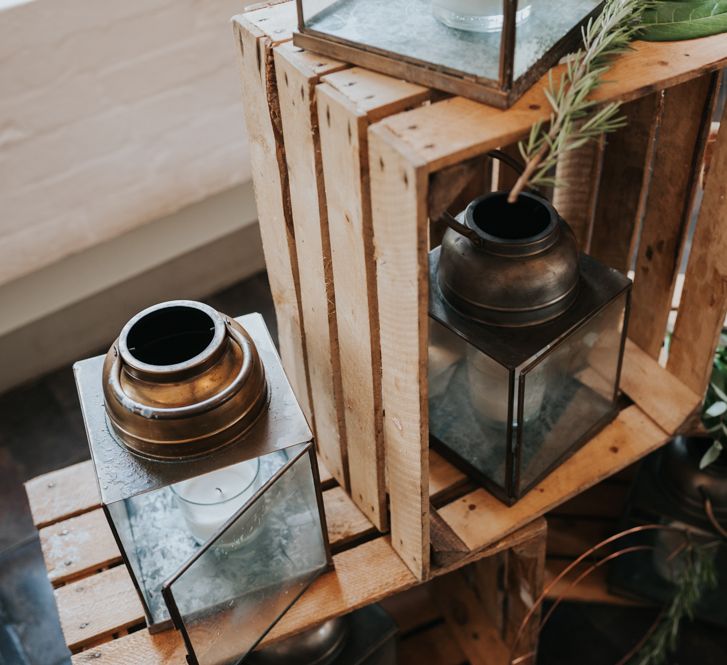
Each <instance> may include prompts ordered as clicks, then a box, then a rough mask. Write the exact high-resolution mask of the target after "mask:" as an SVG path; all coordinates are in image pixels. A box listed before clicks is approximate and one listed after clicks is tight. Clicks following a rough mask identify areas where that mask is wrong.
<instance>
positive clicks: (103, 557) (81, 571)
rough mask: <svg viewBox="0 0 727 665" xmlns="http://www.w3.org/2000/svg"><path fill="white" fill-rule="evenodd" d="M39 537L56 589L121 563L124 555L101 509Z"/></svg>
mask: <svg viewBox="0 0 727 665" xmlns="http://www.w3.org/2000/svg"><path fill="white" fill-rule="evenodd" d="M39 535H40V546H41V549H42V550H43V558H44V559H45V566H46V568H47V570H48V578H49V579H50V581H51V584H52V585H53V586H58V585H59V584H64V583H66V582H68V581H70V580H73V579H75V578H78V577H83V576H85V575H88V574H90V573H94V572H96V571H98V570H101V569H102V568H107V567H108V566H111V565H115V564H117V563H120V562H121V553H120V552H119V548H118V547H117V545H116V541H115V540H114V536H113V534H112V533H111V528H110V527H109V523H108V521H107V520H106V515H104V512H103V510H101V509H100V508H97V509H95V510H92V511H90V512H88V513H84V514H82V515H79V516H77V517H71V518H70V519H65V520H63V521H62V522H56V523H55V524H52V525H51V526H47V527H45V528H42V529H40V533H39Z"/></svg>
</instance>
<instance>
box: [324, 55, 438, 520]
mask: <svg viewBox="0 0 727 665" xmlns="http://www.w3.org/2000/svg"><path fill="white" fill-rule="evenodd" d="M323 81H324V82H325V83H323V84H321V85H319V86H318V90H317V100H318V125H319V128H320V149H321V156H322V162H323V176H324V179H325V184H326V200H327V207H328V219H329V223H330V236H331V249H332V261H333V266H332V268H333V287H334V291H335V295H336V316H337V319H338V329H339V332H340V352H341V375H342V381H343V392H344V397H345V418H346V431H347V435H348V440H349V446H348V447H349V458H350V459H349V472H350V478H351V495H352V497H353V499H354V501H356V503H357V505H358V506H359V507H360V508H361V510H363V511H364V513H365V514H366V515H367V516H368V517H369V518H370V519H371V520H372V521H373V522H374V524H375V525H376V526H377V527H378V528H380V529H385V528H386V527H387V513H386V484H385V472H384V441H383V432H382V406H381V378H380V377H381V355H380V353H379V317H378V305H377V299H376V272H375V267H376V266H375V261H374V243H373V229H372V222H371V203H370V200H371V197H370V192H369V173H368V171H369V169H368V140H367V129H368V125H369V123H370V122H371V118H376V117H382V116H383V115H385V114H387V113H394V112H397V111H401V110H403V109H405V108H407V107H410V106H412V105H416V104H419V103H421V102H423V101H424V100H425V99H426V98H427V97H428V91H427V90H425V89H424V88H422V87H420V86H415V85H411V84H409V83H405V82H403V81H397V80H395V79H392V78H389V77H387V76H383V75H380V74H374V73H371V72H368V71H365V70H363V69H360V68H352V69H348V70H344V71H340V72H337V73H334V74H330V75H328V76H326V77H324V78H323Z"/></svg>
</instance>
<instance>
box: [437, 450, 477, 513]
mask: <svg viewBox="0 0 727 665" xmlns="http://www.w3.org/2000/svg"><path fill="white" fill-rule="evenodd" d="M468 483H469V479H468V478H467V476H465V475H464V473H462V472H461V471H460V470H459V469H457V468H455V467H453V466H452V465H451V464H450V463H449V462H448V461H447V460H445V459H444V458H443V457H442V456H441V455H440V454H439V453H436V452H435V451H433V450H430V451H429V499H430V500H431V501H432V503H433V504H434V505H435V506H440V505H442V504H443V503H445V502H447V501H448V500H449V499H450V498H451V496H452V494H454V493H456V492H458V490H461V488H462V487H464V486H465V485H467V484H468Z"/></svg>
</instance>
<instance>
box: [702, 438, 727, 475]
mask: <svg viewBox="0 0 727 665" xmlns="http://www.w3.org/2000/svg"><path fill="white" fill-rule="evenodd" d="M721 453H722V444H721V443H720V442H719V441H713V442H712V445H711V446H710V447H709V449H708V450H707V452H706V453H704V455H702V459H701V460H699V468H700V469H704V468H705V467H707V466H709V465H710V464H712V462H715V461H716V460H717V458H718V457H719V456H720V454H721Z"/></svg>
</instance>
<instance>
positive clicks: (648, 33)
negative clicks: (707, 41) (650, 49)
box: [640, 0, 727, 42]
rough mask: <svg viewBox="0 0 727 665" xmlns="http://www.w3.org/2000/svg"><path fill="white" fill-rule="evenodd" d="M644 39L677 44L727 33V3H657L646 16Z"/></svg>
mask: <svg viewBox="0 0 727 665" xmlns="http://www.w3.org/2000/svg"><path fill="white" fill-rule="evenodd" d="M642 22H643V24H644V29H643V32H642V33H641V35H640V38H641V39H646V40H650V41H665V42H666V41H677V40H681V39H695V38H697V37H707V36H708V35H716V34H719V33H722V32H727V0H697V1H696V2H695V1H693V0H687V1H686V2H674V1H673V0H666V1H657V2H656V4H655V5H654V6H653V7H652V8H650V9H647V10H646V11H645V12H644V15H643V18H642Z"/></svg>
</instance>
